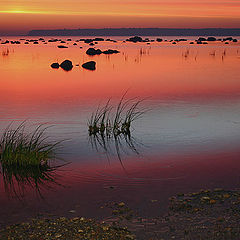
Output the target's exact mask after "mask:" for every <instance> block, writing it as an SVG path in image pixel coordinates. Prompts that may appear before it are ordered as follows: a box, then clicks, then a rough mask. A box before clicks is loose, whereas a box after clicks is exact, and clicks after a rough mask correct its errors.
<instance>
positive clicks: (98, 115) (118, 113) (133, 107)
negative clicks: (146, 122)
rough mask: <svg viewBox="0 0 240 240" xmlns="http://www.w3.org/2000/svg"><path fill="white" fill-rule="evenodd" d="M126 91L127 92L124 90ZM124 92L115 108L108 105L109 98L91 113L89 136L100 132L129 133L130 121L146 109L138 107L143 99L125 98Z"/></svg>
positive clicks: (109, 133)
mask: <svg viewBox="0 0 240 240" xmlns="http://www.w3.org/2000/svg"><path fill="white" fill-rule="evenodd" d="M126 93H127V92H126ZM126 93H125V94H124V95H123V96H122V97H121V99H120V101H119V103H118V105H117V106H116V110H115V111H114V113H113V112H112V109H114V108H113V107H112V106H111V105H110V99H109V100H108V101H107V103H106V104H105V105H104V106H103V107H102V108H100V107H98V108H97V110H96V111H95V112H94V113H92V116H91V118H90V120H89V121H88V131H89V135H90V136H92V135H93V136H96V135H98V134H101V135H102V136H107V137H111V136H118V135H120V134H123V135H130V133H131V126H132V122H133V121H135V120H136V119H138V118H139V117H141V116H142V115H143V114H144V113H145V112H146V110H144V109H141V108H139V105H140V103H141V102H142V101H143V100H137V99H135V98H134V99H128V100H125V99H124V98H125V96H126Z"/></svg>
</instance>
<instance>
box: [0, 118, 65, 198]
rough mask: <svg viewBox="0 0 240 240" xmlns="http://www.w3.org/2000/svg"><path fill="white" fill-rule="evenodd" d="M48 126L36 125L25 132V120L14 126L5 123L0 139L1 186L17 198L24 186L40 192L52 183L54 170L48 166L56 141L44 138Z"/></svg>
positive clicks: (53, 156)
mask: <svg viewBox="0 0 240 240" xmlns="http://www.w3.org/2000/svg"><path fill="white" fill-rule="evenodd" d="M47 128H48V127H44V125H39V126H38V127H36V128H35V130H33V131H32V132H31V133H29V134H27V133H26V132H25V122H23V123H21V124H20V125H19V126H18V127H16V128H15V129H12V128H11V125H9V126H8V127H7V129H6V130H5V131H4V133H3V135H2V137H1V139H0V165H1V169H0V173H1V175H2V176H3V181H4V186H5V190H6V191H7V192H8V193H9V194H14V196H16V197H17V198H23V197H24V194H25V188H27V187H31V188H34V189H35V190H36V191H37V193H38V194H39V195H41V189H42V188H48V187H49V186H50V185H51V184H56V181H55V178H56V173H55V172H56V170H57V169H58V168H59V167H61V166H63V165H59V166H52V165H53V164H51V162H50V161H51V160H56V150H57V146H58V145H59V143H60V142H48V141H47V139H48V137H47V136H46V134H45V132H46V130H47Z"/></svg>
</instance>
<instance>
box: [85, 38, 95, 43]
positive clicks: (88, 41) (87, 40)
mask: <svg viewBox="0 0 240 240" xmlns="http://www.w3.org/2000/svg"><path fill="white" fill-rule="evenodd" d="M84 42H85V43H91V42H93V39H84Z"/></svg>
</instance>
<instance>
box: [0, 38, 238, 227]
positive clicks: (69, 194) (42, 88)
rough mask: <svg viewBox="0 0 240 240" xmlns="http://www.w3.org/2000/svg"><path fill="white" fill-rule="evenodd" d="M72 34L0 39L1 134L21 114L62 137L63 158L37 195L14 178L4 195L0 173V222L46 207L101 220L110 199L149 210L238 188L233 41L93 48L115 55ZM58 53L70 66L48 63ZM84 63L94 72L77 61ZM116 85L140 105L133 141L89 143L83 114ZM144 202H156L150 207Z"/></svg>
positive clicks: (115, 92) (116, 94) (116, 95)
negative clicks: (208, 191)
mask: <svg viewBox="0 0 240 240" xmlns="http://www.w3.org/2000/svg"><path fill="white" fill-rule="evenodd" d="M58 38H61V39H63V40H66V38H65V37H58ZM112 38H113V37H112ZM12 39H14V40H17V39H19V37H14V38H12ZM46 39H49V38H46ZM77 39H79V38H77V37H73V38H72V41H69V42H66V44H63V45H66V46H69V48H67V49H59V48H57V45H59V43H48V44H43V43H42V42H40V43H39V44H37V45H33V44H32V43H30V44H29V45H24V44H20V45H0V53H1V55H0V72H1V80H0V82H1V88H0V102H1V105H0V113H1V114H0V128H1V132H3V131H4V129H5V128H6V126H8V125H9V123H11V122H13V126H14V125H18V124H20V123H21V122H22V121H24V120H27V125H28V126H29V128H30V129H31V128H32V127H34V126H36V125H38V124H42V123H47V124H49V125H52V127H51V128H50V129H48V134H49V136H51V138H52V139H57V140H61V139H65V140H66V141H64V142H63V144H62V149H61V153H60V156H61V158H63V159H64V160H65V161H66V162H69V164H67V165H66V166H63V167H61V168H59V169H57V170H56V172H55V180H56V181H55V182H50V183H49V182H48V183H45V184H43V186H42V187H41V194H39V192H36V189H34V188H31V187H29V186H25V188H24V189H22V187H21V186H20V187H19V186H18V185H17V183H15V187H16V188H15V190H16V191H15V192H14V191H12V189H11V188H9V186H8V188H6V187H7V186H6V185H4V181H3V179H1V182H0V203H1V206H2V207H1V210H0V216H1V217H0V224H1V225H5V224H8V223H14V222H17V221H20V220H22V219H26V218H29V217H33V216H37V215H39V214H40V215H41V214H43V215H44V214H49V213H50V214H54V215H61V216H62V215H67V216H75V215H81V216H91V217H99V218H102V217H103V216H105V215H106V214H107V213H106V212H105V211H104V210H103V209H101V208H100V207H101V206H102V205H104V204H105V203H107V202H110V201H124V202H126V203H127V204H129V205H130V206H132V207H133V208H135V209H138V210H139V212H140V213H141V214H143V215H146V216H156V215H158V214H161V213H163V212H164V211H165V209H166V208H165V207H166V205H167V201H168V197H170V196H172V195H174V194H176V193H178V192H188V191H198V190H199V189H201V188H215V187H224V188H238V187H239V183H240V175H239V170H240V161H239V156H240V150H239V142H240V114H239V111H240V110H239V109H240V78H239V75H240V68H239V66H240V44H239V43H230V44H229V45H225V44H224V43H222V42H216V43H210V44H208V45H196V44H194V45H189V42H184V43H178V44H176V45H173V44H171V43H169V42H163V43H157V42H153V43H151V44H150V45H148V44H146V43H137V44H134V43H129V42H127V43H124V42H123V41H122V40H123V39H124V37H119V38H115V39H117V40H118V41H117V42H116V43H113V42H99V43H98V44H97V45H96V46H95V47H96V48H100V49H101V50H106V49H109V48H111V49H117V50H119V51H120V53H119V54H114V55H103V54H102V55H100V56H94V57H90V56H87V55H86V54H85V52H86V50H87V49H88V48H89V46H88V45H87V44H84V43H82V42H77V45H76V46H75V45H73V43H74V41H75V40H77ZM168 39H169V38H168ZM3 40H4V39H3ZM21 42H22V43H23V42H24V41H21ZM80 47H82V48H80ZM6 53H7V54H6ZM65 59H70V60H71V61H73V64H74V68H73V69H72V70H71V71H69V72H66V71H64V70H62V69H57V70H56V69H52V68H51V67H50V65H51V63H53V62H59V63H60V62H62V61H63V60H65ZM89 60H94V61H96V63H97V69H96V71H88V70H85V69H83V68H82V67H81V64H82V63H84V62H86V61H89ZM78 64H79V65H80V66H76V65H78ZM126 90H128V93H127V98H132V97H137V98H138V99H145V100H144V101H143V102H142V107H143V108H147V109H148V110H149V111H148V112H147V113H146V114H144V115H143V117H142V118H141V119H138V120H137V121H136V122H135V123H134V126H133V127H134V129H133V131H132V144H133V146H132V147H130V146H129V145H128V144H127V143H126V141H125V140H124V139H119V141H117V142H115V141H113V140H111V141H109V142H108V144H107V149H106V148H105V149H104V148H102V146H101V141H100V142H96V144H95V145H94V144H93V145H92V144H91V139H90V138H89V136H88V128H87V121H88V119H89V118H90V116H91V113H92V112H93V111H94V110H96V108H97V106H98V105H99V104H104V103H105V102H106V101H107V100H108V99H109V98H111V102H112V104H113V105H114V104H116V103H117V102H118V100H119V99H120V97H121V96H122V95H123V93H124V92H126ZM151 200H158V201H157V203H156V204H158V205H157V209H158V210H156V205H154V204H153V203H152V201H151Z"/></svg>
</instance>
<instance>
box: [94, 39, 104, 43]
mask: <svg viewBox="0 0 240 240" xmlns="http://www.w3.org/2000/svg"><path fill="white" fill-rule="evenodd" d="M93 41H96V42H101V41H104V39H103V38H94V39H93Z"/></svg>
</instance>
